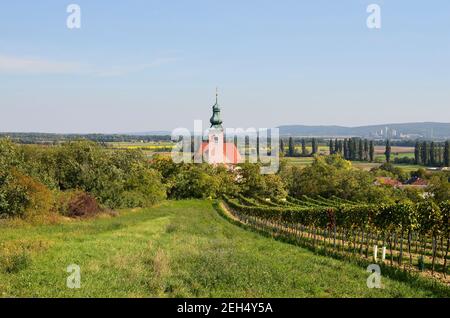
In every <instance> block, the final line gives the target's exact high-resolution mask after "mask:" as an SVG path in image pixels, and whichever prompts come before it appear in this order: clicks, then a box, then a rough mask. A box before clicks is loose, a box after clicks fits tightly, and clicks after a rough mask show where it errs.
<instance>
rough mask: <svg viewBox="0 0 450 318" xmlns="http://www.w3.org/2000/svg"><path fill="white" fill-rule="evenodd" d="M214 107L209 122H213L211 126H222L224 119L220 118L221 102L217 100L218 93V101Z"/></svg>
mask: <svg viewBox="0 0 450 318" xmlns="http://www.w3.org/2000/svg"><path fill="white" fill-rule="evenodd" d="M212 109H213V115H212V116H211V119H210V120H209V122H210V123H211V128H222V119H221V118H220V107H219V103H218V102H217V93H216V103H215V104H214V106H213V107H212Z"/></svg>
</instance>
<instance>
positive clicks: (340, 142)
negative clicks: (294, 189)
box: [338, 140, 343, 156]
mask: <svg viewBox="0 0 450 318" xmlns="http://www.w3.org/2000/svg"><path fill="white" fill-rule="evenodd" d="M338 153H339V154H340V155H341V156H342V155H343V144H342V140H339V144H338Z"/></svg>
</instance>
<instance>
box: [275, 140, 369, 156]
mask: <svg viewBox="0 0 450 318" xmlns="http://www.w3.org/2000/svg"><path fill="white" fill-rule="evenodd" d="M285 143H286V140H284V139H283V138H281V139H280V152H281V153H282V154H284V155H285V156H286V157H309V156H314V155H315V154H317V153H319V144H323V145H328V150H329V154H330V155H334V154H339V155H341V156H342V157H343V158H345V159H346V160H353V161H356V160H358V161H374V160H375V147H374V141H373V140H370V141H369V140H368V139H361V138H345V139H343V140H340V139H339V140H338V139H334V140H333V139H330V140H329V141H325V140H320V139H316V138H311V139H305V138H302V139H294V138H293V137H289V139H288V140H287V146H286V144H285ZM298 145H300V151H298V150H297V146H298ZM308 146H310V149H311V151H309V150H308V148H307V147H308Z"/></svg>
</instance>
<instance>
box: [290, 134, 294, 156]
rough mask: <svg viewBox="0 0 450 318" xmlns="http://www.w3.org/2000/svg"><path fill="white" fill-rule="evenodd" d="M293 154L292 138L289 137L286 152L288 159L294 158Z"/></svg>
mask: <svg viewBox="0 0 450 318" xmlns="http://www.w3.org/2000/svg"><path fill="white" fill-rule="evenodd" d="M294 152H295V146H294V139H293V138H292V137H289V150H288V154H289V157H294Z"/></svg>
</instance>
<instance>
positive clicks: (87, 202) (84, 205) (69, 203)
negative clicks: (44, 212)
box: [59, 190, 103, 217]
mask: <svg viewBox="0 0 450 318" xmlns="http://www.w3.org/2000/svg"><path fill="white" fill-rule="evenodd" d="M59 211H60V213H61V214H63V215H65V216H68V217H92V216H95V215H97V214H99V213H100V212H102V211H103V209H102V208H101V207H100V205H99V204H98V202H97V200H96V199H95V198H94V197H93V196H91V195H90V194H88V193H86V192H84V191H80V190H77V191H69V192H65V193H63V194H62V195H61V196H60V198H59Z"/></svg>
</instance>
